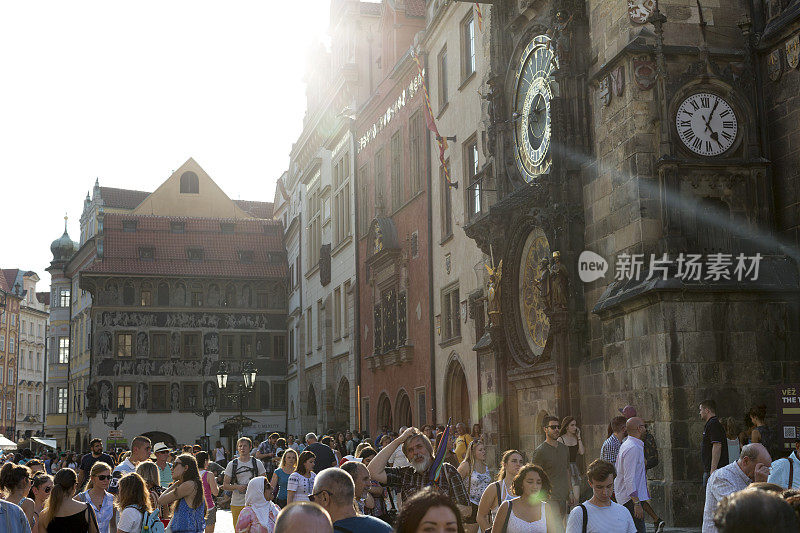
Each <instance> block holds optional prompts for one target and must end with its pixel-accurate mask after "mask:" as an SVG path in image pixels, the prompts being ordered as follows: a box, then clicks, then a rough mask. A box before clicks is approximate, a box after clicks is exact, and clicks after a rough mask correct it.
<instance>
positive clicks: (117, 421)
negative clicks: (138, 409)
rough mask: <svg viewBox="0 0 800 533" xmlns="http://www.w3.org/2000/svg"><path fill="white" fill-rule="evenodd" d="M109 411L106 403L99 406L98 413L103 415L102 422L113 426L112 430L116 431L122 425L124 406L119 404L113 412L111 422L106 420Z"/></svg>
mask: <svg viewBox="0 0 800 533" xmlns="http://www.w3.org/2000/svg"><path fill="white" fill-rule="evenodd" d="M109 412H110V411H109V409H108V406H106V405H104V406H103V407H101V408H100V415H101V416H102V417H103V423H104V424H105V425H107V426H108V427H110V428H114V431H116V430H117V429H118V428H119V427H120V426H121V425H122V421H123V420H125V406H124V405H122V404H119V406H118V407H117V410H116V411H115V412H114V420H112V421H111V422H109V421H108V414H109Z"/></svg>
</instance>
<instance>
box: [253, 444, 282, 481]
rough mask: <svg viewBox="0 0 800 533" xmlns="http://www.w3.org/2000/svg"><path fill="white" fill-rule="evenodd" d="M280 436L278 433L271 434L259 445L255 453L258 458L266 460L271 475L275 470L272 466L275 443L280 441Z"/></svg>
mask: <svg viewBox="0 0 800 533" xmlns="http://www.w3.org/2000/svg"><path fill="white" fill-rule="evenodd" d="M278 437H280V435H278V434H277V433H272V434H270V436H269V437H268V438H266V439H264V441H263V442H262V443H261V444H259V445H258V448H257V449H256V453H255V454H254V455H255V458H256V459H260V460H261V461H263V462H264V468H265V470H266V473H267V476H271V475H272V471H273V470H274V469H273V467H272V459H274V458H275V452H276V449H275V444H276V443H277V441H278Z"/></svg>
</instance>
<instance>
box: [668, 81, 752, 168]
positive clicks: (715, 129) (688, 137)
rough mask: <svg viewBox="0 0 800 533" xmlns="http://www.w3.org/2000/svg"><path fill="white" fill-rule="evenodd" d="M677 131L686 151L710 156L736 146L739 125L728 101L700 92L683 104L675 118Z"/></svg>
mask: <svg viewBox="0 0 800 533" xmlns="http://www.w3.org/2000/svg"><path fill="white" fill-rule="evenodd" d="M675 129H676V130H677V132H678V137H679V138H680V140H681V142H683V144H684V146H686V148H688V149H689V150H691V151H692V152H694V153H696V154H699V155H702V156H706V157H711V156H717V155H720V154H723V153H725V152H726V151H727V150H728V149H729V148H730V147H731V146H733V143H734V142H735V141H736V135H737V133H738V129H739V125H738V120H737V118H736V113H735V112H734V111H733V108H732V107H731V105H730V104H729V103H728V102H727V101H725V100H724V99H723V98H721V97H719V96H717V95H716V94H713V93H698V94H693V95H691V96H689V97H688V98H686V99H685V100H684V101H683V102H681V105H680V106H679V107H678V112H677V113H676V115H675Z"/></svg>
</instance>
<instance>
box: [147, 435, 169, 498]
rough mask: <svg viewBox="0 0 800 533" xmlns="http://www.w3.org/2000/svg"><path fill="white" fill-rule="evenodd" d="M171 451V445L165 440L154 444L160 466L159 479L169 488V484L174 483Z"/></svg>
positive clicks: (156, 460)
mask: <svg viewBox="0 0 800 533" xmlns="http://www.w3.org/2000/svg"><path fill="white" fill-rule="evenodd" d="M171 451H172V450H170V449H169V446H167V445H166V444H164V443H163V442H157V443H156V445H155V446H153V455H154V456H155V463H156V466H157V467H158V479H159V481H160V483H161V486H162V487H164V488H168V487H169V484H170V483H172V468H171V467H170V466H169V458H170V457H169V454H170V452H171ZM150 459H153V457H150Z"/></svg>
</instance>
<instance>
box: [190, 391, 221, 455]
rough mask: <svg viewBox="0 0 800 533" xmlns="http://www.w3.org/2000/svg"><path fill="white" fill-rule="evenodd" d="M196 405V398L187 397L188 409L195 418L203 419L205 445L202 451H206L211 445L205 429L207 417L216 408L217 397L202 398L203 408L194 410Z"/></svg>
mask: <svg viewBox="0 0 800 533" xmlns="http://www.w3.org/2000/svg"><path fill="white" fill-rule="evenodd" d="M196 405H197V396H189V408H190V409H191V410H192V412H193V413H194V414H196V415H197V416H202V417H203V442H204V443H205V448H204V449H205V450H206V451H208V450H209V449H210V448H211V446H210V444H211V443H210V442H209V441H208V429H207V424H208V417H209V416H211V413H213V412H214V410H215V408H216V407H217V397H216V396H215V395H211V396H204V397H203V407H202V408H195V406H196Z"/></svg>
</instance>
